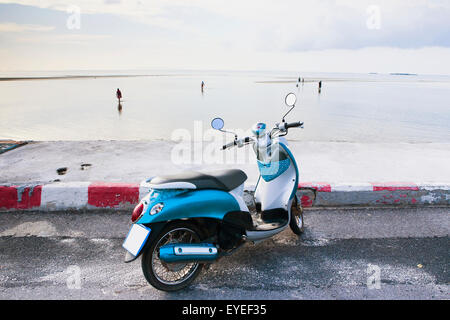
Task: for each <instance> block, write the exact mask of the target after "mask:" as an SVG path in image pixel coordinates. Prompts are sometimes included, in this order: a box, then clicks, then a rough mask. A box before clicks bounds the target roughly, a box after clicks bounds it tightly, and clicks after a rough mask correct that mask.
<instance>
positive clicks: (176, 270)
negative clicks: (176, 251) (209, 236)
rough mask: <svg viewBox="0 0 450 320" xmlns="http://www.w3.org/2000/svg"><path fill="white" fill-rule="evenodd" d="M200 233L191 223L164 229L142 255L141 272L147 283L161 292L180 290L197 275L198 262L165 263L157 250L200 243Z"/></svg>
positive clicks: (170, 225) (199, 264)
mask: <svg viewBox="0 0 450 320" xmlns="http://www.w3.org/2000/svg"><path fill="white" fill-rule="evenodd" d="M200 239H201V232H200V230H199V229H198V228H197V227H196V226H195V225H194V224H192V223H189V222H184V221H183V222H176V223H172V224H169V225H168V226H167V227H165V228H164V229H163V230H162V231H161V232H160V233H159V234H158V235H157V236H156V238H153V239H152V243H151V245H150V246H148V247H146V248H145V249H144V252H143V253H142V261H141V265H142V271H143V273H144V276H145V278H146V279H147V281H148V282H149V283H150V284H151V285H152V286H153V287H155V288H156V289H158V290H163V291H176V290H181V289H183V288H185V287H187V286H188V285H190V284H191V283H192V281H194V280H195V278H196V277H197V276H198V275H199V273H200V271H201V269H202V267H203V264H201V263H199V262H188V263H186V262H181V263H167V262H164V261H162V260H160V259H159V248H160V247H162V246H164V245H166V244H169V243H180V242H183V243H195V242H200Z"/></svg>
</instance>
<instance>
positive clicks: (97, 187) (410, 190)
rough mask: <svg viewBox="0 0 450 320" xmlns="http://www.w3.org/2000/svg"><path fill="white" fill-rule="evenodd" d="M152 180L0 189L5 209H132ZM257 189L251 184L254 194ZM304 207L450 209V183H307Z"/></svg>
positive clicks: (302, 186)
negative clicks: (434, 206) (437, 206)
mask: <svg viewBox="0 0 450 320" xmlns="http://www.w3.org/2000/svg"><path fill="white" fill-rule="evenodd" d="M149 189H150V188H149V186H148V184H147V183H146V182H142V183H116V182H67V183H52V184H42V185H41V184H34V185H32V184H30V185H3V186H0V210H2V211H22V210H38V211H56V210H96V209H111V208H112V209H132V208H133V207H134V206H135V205H136V204H137V203H138V202H139V199H141V198H142V197H143V196H144V195H145V194H146V193H148V191H149ZM253 190H254V186H246V188H245V191H246V192H247V193H250V194H251V193H252V192H253ZM297 195H298V196H299V197H300V199H301V202H302V205H303V207H352V206H359V207H378V206H426V205H440V206H450V183H422V184H416V183H412V182H391V183H373V182H372V183H347V184H330V183H326V182H302V183H300V184H299V189H298V192H297Z"/></svg>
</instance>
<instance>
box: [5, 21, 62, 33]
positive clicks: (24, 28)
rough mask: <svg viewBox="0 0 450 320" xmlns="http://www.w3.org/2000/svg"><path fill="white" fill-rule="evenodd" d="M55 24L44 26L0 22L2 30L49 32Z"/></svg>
mask: <svg viewBox="0 0 450 320" xmlns="http://www.w3.org/2000/svg"><path fill="white" fill-rule="evenodd" d="M54 29H55V27H54V26H42V25H35V24H17V23H0V32H5V33H8V32H48V31H52V30H54Z"/></svg>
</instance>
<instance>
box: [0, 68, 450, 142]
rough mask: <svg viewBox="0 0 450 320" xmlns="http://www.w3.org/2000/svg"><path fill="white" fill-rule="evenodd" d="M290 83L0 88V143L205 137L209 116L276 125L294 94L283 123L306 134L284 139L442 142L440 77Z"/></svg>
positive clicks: (272, 78) (312, 77)
mask: <svg viewBox="0 0 450 320" xmlns="http://www.w3.org/2000/svg"><path fill="white" fill-rule="evenodd" d="M303 77H304V81H303ZM319 80H321V81H322V87H321V88H318V86H319ZM202 81H204V83H205V85H204V88H203V86H201V89H202V90H201V95H199V94H198V86H199V84H201V83H202ZM206 83H207V88H206ZM296 84H299V83H298V75H296V74H294V73H256V72H254V73H244V72H228V73H226V72H210V73H206V72H203V73H195V72H185V73H184V74H182V73H177V74H173V75H169V76H146V77H121V78H114V77H111V78H100V77H99V78H82V79H57V80H33V81H0V94H1V95H2V99H1V101H0V138H9V139H19V140H140V139H145V140H151V139H171V134H172V132H173V130H175V129H178V128H185V129H187V130H189V131H191V132H193V130H194V121H199V120H200V121H202V122H203V126H204V129H205V130H206V129H208V128H209V124H210V122H211V119H213V118H215V117H221V118H223V119H224V120H225V123H226V126H227V127H228V128H229V129H243V130H247V129H249V128H250V127H251V126H252V125H253V124H254V123H256V122H266V123H267V124H268V126H272V125H274V124H275V122H278V121H280V120H281V116H282V115H283V113H284V111H285V109H283V108H284V107H285V106H284V97H285V95H286V94H287V93H288V92H296V93H297V95H298V102H297V108H295V109H294V110H293V111H292V112H291V113H290V114H289V115H288V117H287V119H286V120H287V121H289V122H292V121H303V122H305V129H303V130H291V132H290V134H289V138H290V139H296V140H306V141H361V142H391V141H403V142H450V108H449V106H450V103H449V102H450V90H449V89H450V78H449V77H431V76H428V77H420V76H414V77H413V76H409V77H408V76H392V75H391V76H389V75H386V76H382V75H354V74H351V75H342V74H340V75H333V74H320V75H317V74H306V73H302V83H301V85H298V86H296ZM117 88H120V89H121V90H122V92H126V96H127V101H126V108H127V110H126V112H123V105H122V103H121V102H119V104H118V105H117V111H118V113H119V117H117V114H116V112H115V111H114V110H112V108H111V106H112V105H114V103H115V102H114V99H115V98H116V97H114V96H113V95H112V94H111V92H114V91H115V90H116V89H117ZM206 90H207V91H208V92H207V94H206ZM319 97H320V98H319ZM193 137H194V135H193ZM200 139H201V137H200Z"/></svg>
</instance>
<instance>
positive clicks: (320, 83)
mask: <svg viewBox="0 0 450 320" xmlns="http://www.w3.org/2000/svg"><path fill="white" fill-rule="evenodd" d="M321 91H322V80H320V81H319V93H320V92H321Z"/></svg>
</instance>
